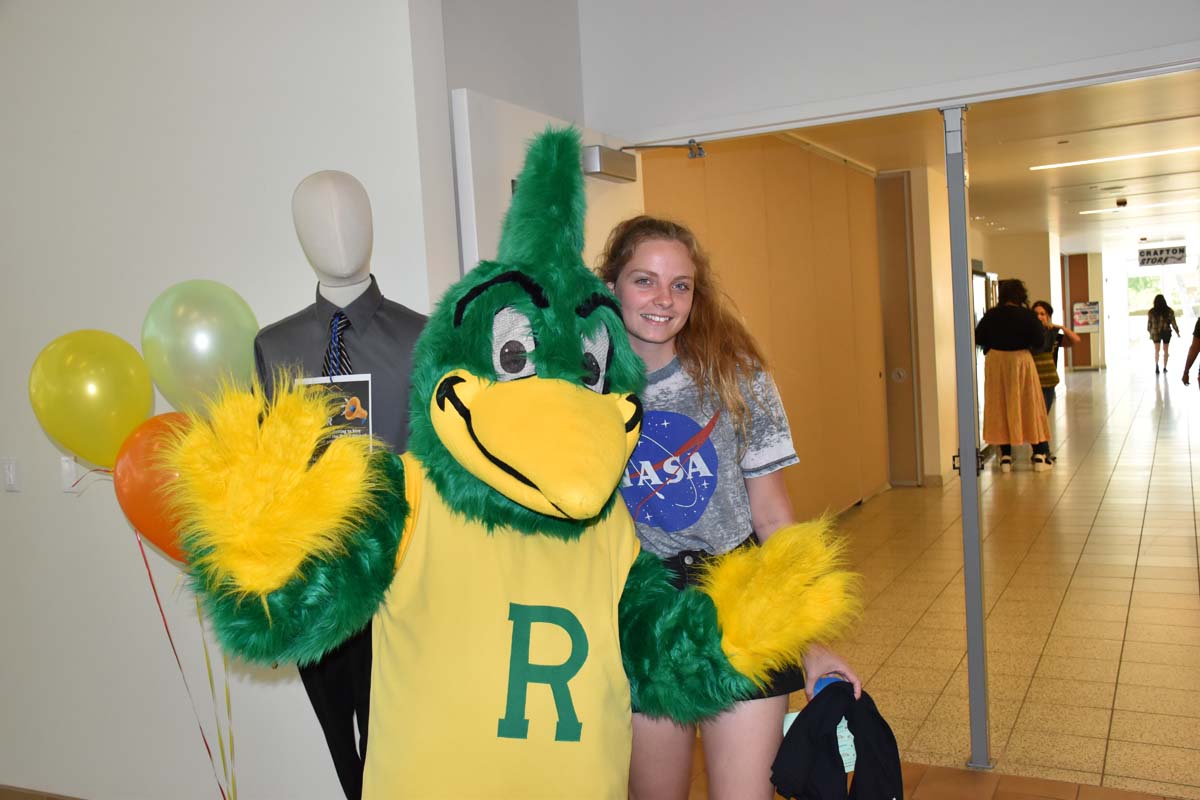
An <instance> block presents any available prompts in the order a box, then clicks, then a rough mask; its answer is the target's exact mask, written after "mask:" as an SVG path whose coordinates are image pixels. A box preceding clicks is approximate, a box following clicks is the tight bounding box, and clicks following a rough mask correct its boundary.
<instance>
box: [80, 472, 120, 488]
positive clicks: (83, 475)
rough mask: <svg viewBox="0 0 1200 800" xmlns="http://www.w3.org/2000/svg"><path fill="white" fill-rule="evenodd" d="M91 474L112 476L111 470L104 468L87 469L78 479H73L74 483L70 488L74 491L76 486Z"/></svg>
mask: <svg viewBox="0 0 1200 800" xmlns="http://www.w3.org/2000/svg"><path fill="white" fill-rule="evenodd" d="M93 472H100V473H103V474H105V475H112V472H113V471H112V470H111V469H107V468H105V467H96V468H95V469H89V470H88V471H87V472H85V473H83V474H82V475H80V476H79V477H78V478H76V479H75V482H74V483H72V484H71V488H72V489H74V488H75V487H76V486H78V485H79V484H80V482H82V481H83V479H84V478H86V477H87V476H88V475H91V474H92V473H93Z"/></svg>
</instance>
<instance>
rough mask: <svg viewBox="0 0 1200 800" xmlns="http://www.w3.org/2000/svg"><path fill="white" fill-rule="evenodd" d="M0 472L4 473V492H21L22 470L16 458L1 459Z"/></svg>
mask: <svg viewBox="0 0 1200 800" xmlns="http://www.w3.org/2000/svg"><path fill="white" fill-rule="evenodd" d="M0 471H3V473H4V491H6V492H19V491H21V469H20V466H19V465H18V464H17V460H16V459H15V458H0Z"/></svg>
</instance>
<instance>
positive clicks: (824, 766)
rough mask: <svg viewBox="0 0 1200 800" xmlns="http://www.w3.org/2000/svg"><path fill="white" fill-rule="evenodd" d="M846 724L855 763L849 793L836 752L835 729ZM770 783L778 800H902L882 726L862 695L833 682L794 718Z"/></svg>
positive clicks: (894, 754) (892, 747)
mask: <svg viewBox="0 0 1200 800" xmlns="http://www.w3.org/2000/svg"><path fill="white" fill-rule="evenodd" d="M843 717H844V718H845V719H846V722H847V723H848V726H849V728H850V733H852V734H853V735H854V748H855V750H856V751H857V752H856V759H857V761H856V763H855V766H854V779H853V781H852V782H851V784H850V790H849V792H847V790H846V769H845V767H844V766H843V764H842V756H841V754H840V753H839V752H838V743H837V726H838V723H839V722H841V721H842V718H843ZM771 781H772V782H773V783H774V784H775V788H776V789H777V790H778V791H779V794H781V795H783V796H784V797H789V798H796V800H845V799H846V798H849V800H903V798H904V778H903V776H902V774H901V771H900V750H899V749H898V748H897V747H896V737H895V736H894V735H893V734H892V729H891V728H889V727H888V724H887V721H886V720H884V718H883V716H882V715H881V714H880V713H879V709H878V708H876V707H875V701H874V700H872V699H871V696H870V695H869V694H867V693H866V692H863V693H862V697H861V698H860V699H858V700H855V699H854V687H852V686H851V685H850V684H849V683H846V682H845V681H838V682H837V683H833V684H830V685H829V686H826V687H825V688H824V689H822V690H821V691H820V692H819V693H818V694H817V696H816V697H814V698H813V700H812V702H810V703H809V704H808V705H807V706H805V707H804V710H803V711H801V712H800V714H799V715H798V716H797V717H796V720H795V722H793V723H792V727H791V728H790V729H789V730H788V733H787V736H785V737H784V738H783V744H782V745H780V747H779V753H778V754H777V755H776V756H775V763H774V764H772V765H771Z"/></svg>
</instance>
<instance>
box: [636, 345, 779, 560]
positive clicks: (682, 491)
mask: <svg viewBox="0 0 1200 800" xmlns="http://www.w3.org/2000/svg"><path fill="white" fill-rule="evenodd" d="M743 392H744V393H745V394H746V398H747V400H748V401H749V405H750V423H751V424H750V430H749V439H748V441H746V442H742V441H741V440H740V439H739V437H738V435H737V431H736V430H735V429H734V427H733V420H732V417H731V416H730V415H729V414H728V413H727V412H726V411H725V410H724V409H721V410H720V413H717V409H716V408H715V400H716V398H715V397H713V396H710V397H708V398H706V400H705V402H704V403H701V402H700V390H699V388H698V387H697V386H696V384H695V382H694V381H693V380H692V378H691V376H689V375H688V374H687V372H686V371H685V370H684V369H683V368H682V366H681V365H680V363H679V360H678V359H673V360H672V361H671V363H669V364H667V365H666V366H665V367H663V368H662V369H658V370H655V371H654V372H651V373H650V374H649V375H648V376H647V378H646V390H645V392H643V394H642V397H641V399H642V407H643V410H644V417H643V420H642V435H641V438H640V439H639V440H638V444H637V448H636V449H635V450H634V451H633V455H632V456H631V457H630V459H629V464H628V465H627V468H626V471H625V477H624V479H623V480H622V482H621V496H622V497H623V498H624V500H625V504H626V505H627V506H628V507H629V514H630V516H632V517H633V519H634V521H635V522H636V523H637V532H638V538H639V539H641V540H642V547H644V548H645V549H646V550H649V551H650V552H651V553H654V554H655V555H657V556H659V557H662V558H669V557H670V556H673V555H675V554H676V553H678V552H680V551H682V550H703V551H705V552H708V553H713V554H720V553H726V552H728V551H729V550H732V549H733V548H734V547H736V546H737V545H739V544H741V542H742V541H743V540H745V539H746V537H748V536H749V535H750V534H751V532H752V526H751V522H750V499H749V497H748V495H747V494H746V483H745V481H746V478H757V477H760V476H762V475H768V474H770V473H772V472H775V471H776V470H780V469H783V468H784V467H787V466H790V465H791V464H795V463H796V462H798V461H799V459H798V458H797V457H796V450H795V447H794V446H793V445H792V434H791V430H790V429H789V428H788V424H787V417H786V416H785V414H784V411H783V403H782V402H781V401H780V399H779V390H778V389H777V388H775V382H774V381H773V380H771V376H770V375H768V374H767V373H765V372H762V371H759V372H757V373H756V374H755V376H754V380H753V381H752V382H751V383H750V384H749V385H744V386H743ZM743 445H744V451H742V450H743ZM739 451H742V452H741V459H740V461H739V459H738V454H739Z"/></svg>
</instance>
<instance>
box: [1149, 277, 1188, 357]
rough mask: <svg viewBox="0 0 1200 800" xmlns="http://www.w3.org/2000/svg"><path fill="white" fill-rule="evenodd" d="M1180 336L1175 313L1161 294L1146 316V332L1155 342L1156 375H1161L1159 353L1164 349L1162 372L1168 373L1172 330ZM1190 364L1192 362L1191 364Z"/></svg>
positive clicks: (1156, 296) (1155, 299)
mask: <svg viewBox="0 0 1200 800" xmlns="http://www.w3.org/2000/svg"><path fill="white" fill-rule="evenodd" d="M1172 328H1174V329H1175V335H1176V336H1178V335H1179V325H1178V324H1177V323H1176V322H1175V312H1174V311H1172V310H1171V307H1170V306H1169V305H1167V298H1165V297H1163V296H1162V295H1161V294H1157V295H1155V296H1154V307H1153V308H1151V309H1150V311H1149V313H1147V314H1146V331H1147V332H1148V333H1149V334H1150V341H1152V342H1154V374H1155V375H1157V374H1158V373H1159V369H1158V351H1159V349H1160V348H1161V349H1162V371H1163V372H1166V371H1167V358H1168V357H1169V356H1170V349H1171V329H1172ZM1189 363H1190V362H1189Z"/></svg>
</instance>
